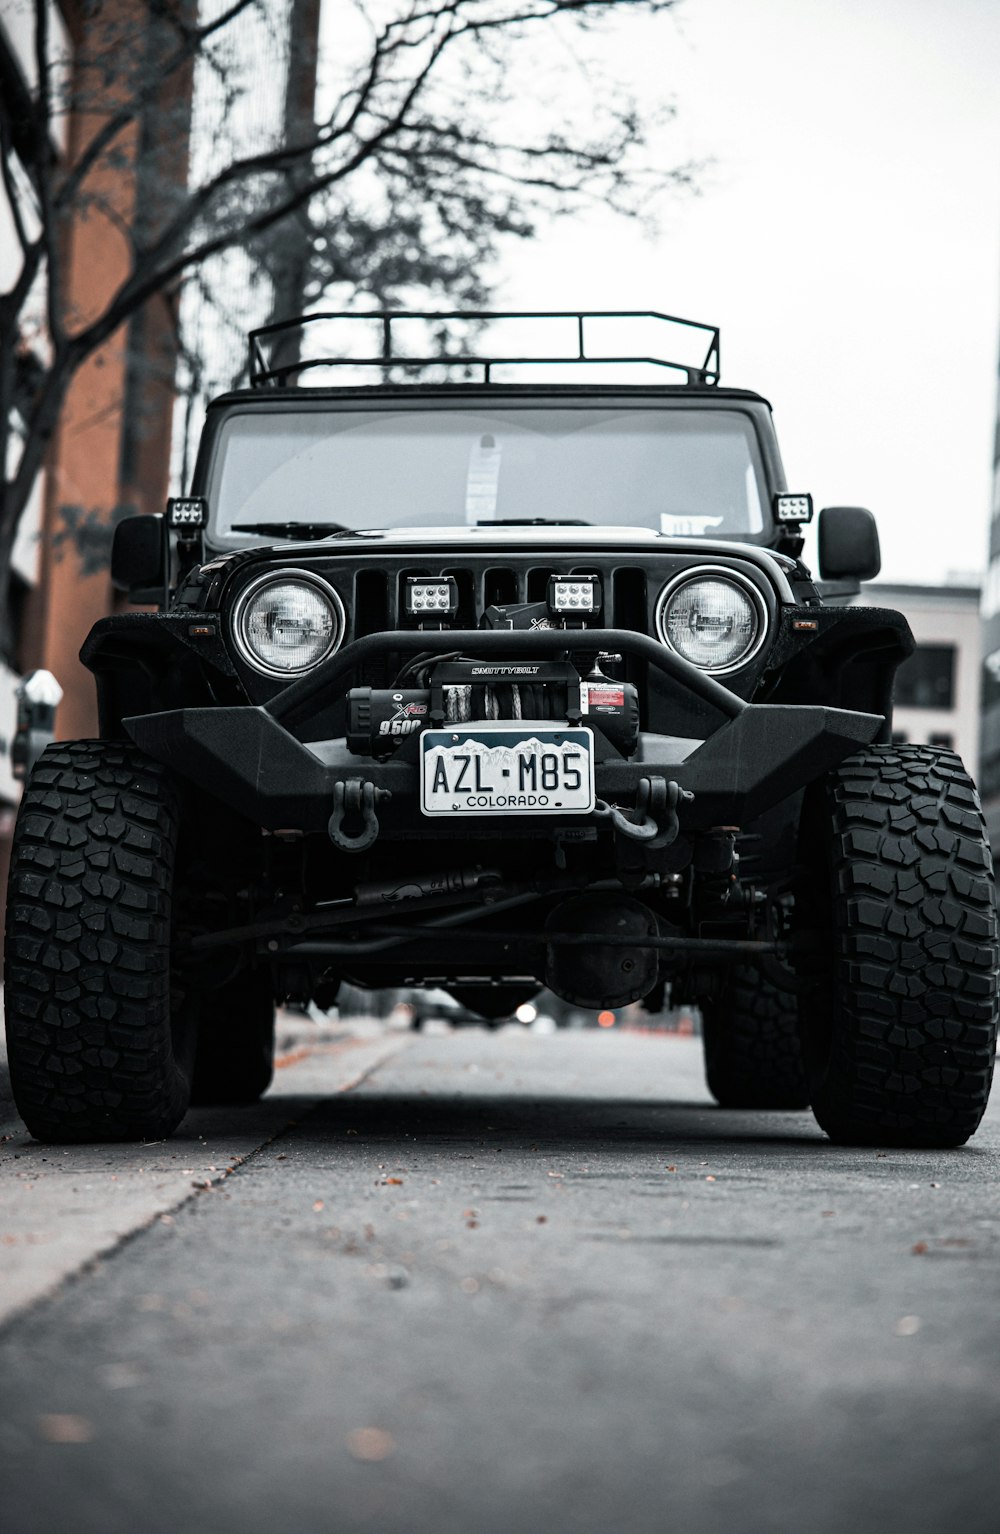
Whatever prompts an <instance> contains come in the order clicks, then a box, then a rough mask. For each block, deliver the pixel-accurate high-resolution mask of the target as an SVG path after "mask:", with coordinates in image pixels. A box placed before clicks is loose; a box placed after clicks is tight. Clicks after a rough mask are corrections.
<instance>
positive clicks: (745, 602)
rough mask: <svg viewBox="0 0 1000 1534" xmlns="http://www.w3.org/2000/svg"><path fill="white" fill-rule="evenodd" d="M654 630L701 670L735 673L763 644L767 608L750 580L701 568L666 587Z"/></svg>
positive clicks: (658, 606) (662, 594)
mask: <svg viewBox="0 0 1000 1534" xmlns="http://www.w3.org/2000/svg"><path fill="white" fill-rule="evenodd" d="M656 628H657V632H658V634H659V636H660V640H661V642H662V643H663V644H665V645H667V646H668V647H669V648H670V649H671V650H675V651H676V652H677V654H678V655H682V656H683V657H684V659H685V660H689V661H691V662H692V664H693V665H695V666H698V667H699V668H700V669H701V670H702V671H711V672H720V671H735V670H736V668H737V666H742V665H744V664H745V663H746V662H747V661H748V660H750V658H751V656H753V655H756V653H757V651H758V650H759V649H760V647H761V645H762V644H763V643H764V635H765V633H766V632H767V609H766V608H765V606H764V602H763V599H762V597H761V595H760V593H759V591H758V590H757V588H756V586H754V585H752V584H751V582H750V581H748V580H745V579H744V578H743V577H742V576H738V575H735V574H734V573H733V572H732V571H730V570H721V569H714V568H709V569H705V568H702V569H699V570H692V571H689V572H686V573H685V574H684V575H681V576H678V577H677V579H676V580H673V581H671V582H670V584H669V586H666V587H665V588H664V590H663V592H662V593H661V595H660V600H659V601H658V603H657V604H656Z"/></svg>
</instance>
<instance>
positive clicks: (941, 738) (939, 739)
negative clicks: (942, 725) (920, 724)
mask: <svg viewBox="0 0 1000 1534" xmlns="http://www.w3.org/2000/svg"><path fill="white" fill-rule="evenodd" d="M927 744H928V745H929V746H944V748H945V750H946V751H954V749H955V737H954V735H950V734H949V733H948V731H947V730H935V731H934V733H933V734H932V735H931V736H930V737H929V738H928V741H927Z"/></svg>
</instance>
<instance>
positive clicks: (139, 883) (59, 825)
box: [5, 740, 195, 1144]
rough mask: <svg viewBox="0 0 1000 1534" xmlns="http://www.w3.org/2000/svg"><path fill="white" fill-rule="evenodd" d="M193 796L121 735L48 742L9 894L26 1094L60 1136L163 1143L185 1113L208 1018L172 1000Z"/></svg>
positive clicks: (12, 979) (22, 1102)
mask: <svg viewBox="0 0 1000 1534" xmlns="http://www.w3.org/2000/svg"><path fill="white" fill-rule="evenodd" d="M179 834H180V806H179V802H178V797H177V793H176V791H175V789H174V786H173V784H172V783H171V780H170V777H169V775H168V773H167V771H166V769H165V768H163V767H161V766H160V765H159V763H157V762H154V761H151V760H150V759H149V758H148V757H146V756H144V755H143V753H142V752H141V751H138V750H137V749H136V748H135V747H134V746H132V745H129V744H124V743H121V742H117V741H100V740H94V741H73V742H68V743H64V744H59V745H55V746H49V747H48V749H47V750H46V751H45V752H44V753H43V755H42V756H41V757H40V758H39V760H38V762H37V764H36V766H35V768H34V771H33V772H32V774H31V778H30V780H29V782H28V784H27V786H26V788H25V792H24V797H23V799H22V802H21V807H20V811H19V813H18V818H17V826H16V829H15V833H14V843H13V849H12V854H11V865H10V881H9V886H8V897H7V937H6V952H5V985H6V993H5V1006H6V1013H7V1040H8V1051H9V1058H10V1073H11V1082H12V1086H13V1092H14V1100H15V1102H16V1104H17V1108H18V1112H19V1113H20V1114H21V1116H22V1118H23V1119H24V1121H25V1123H26V1124H27V1126H28V1129H29V1130H30V1132H31V1133H32V1134H33V1135H34V1136H35V1138H36V1139H39V1140H44V1141H49V1142H51V1143H54V1144H72V1143H78V1142H82V1141H105V1140H162V1139H163V1138H164V1137H165V1136H167V1135H169V1134H171V1133H172V1131H173V1130H174V1129H176V1127H177V1125H178V1124H179V1123H180V1121H181V1119H182V1118H183V1117H184V1114H185V1111H186V1110H187V1105H188V1097H189V1093H190V1076H191V1065H192V1063H193V1058H194V1045H195V1028H194V1025H193V1023H192V1019H191V1017H190V1013H189V1009H187V1008H186V1007H185V1006H184V1005H183V1003H182V1002H181V1001H180V1000H179V997H178V994H177V993H176V992H174V993H173V994H172V987H171V962H170V935H171V907H172V900H173V885H174V869H175V863H176V855H177V843H178V837H179Z"/></svg>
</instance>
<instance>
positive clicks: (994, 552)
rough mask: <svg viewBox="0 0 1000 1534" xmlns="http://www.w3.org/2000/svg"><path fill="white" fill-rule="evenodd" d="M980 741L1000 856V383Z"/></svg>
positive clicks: (986, 803) (989, 818) (983, 783)
mask: <svg viewBox="0 0 1000 1534" xmlns="http://www.w3.org/2000/svg"><path fill="white" fill-rule="evenodd" d="M982 647H983V649H982V653H983V666H982V687H981V707H982V744H981V752H982V755H981V767H980V778H979V788H980V792H981V794H982V797H983V809H984V810H985V812H986V824H987V827H988V829H989V833H990V845H991V846H992V848H993V857H994V860H996V859H997V858H998V857H1000V383H998V387H997V414H996V431H995V433H994V437H993V503H992V511H991V517H990V544H989V566H988V569H987V572H986V586H985V589H984V591H983V632H982Z"/></svg>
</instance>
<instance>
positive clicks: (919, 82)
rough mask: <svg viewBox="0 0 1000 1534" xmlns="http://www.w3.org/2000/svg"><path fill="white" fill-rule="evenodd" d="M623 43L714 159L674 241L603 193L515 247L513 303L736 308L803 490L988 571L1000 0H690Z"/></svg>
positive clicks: (507, 275)
mask: <svg viewBox="0 0 1000 1534" xmlns="http://www.w3.org/2000/svg"><path fill="white" fill-rule="evenodd" d="M609 64H610V65H611V66H613V68H614V70H615V72H616V73H618V74H619V76H621V77H622V78H628V79H629V80H631V81H632V83H633V84H634V85H635V86H636V88H637V90H638V91H639V92H640V94H641V95H642V96H644V97H645V99H646V100H647V101H655V100H656V99H657V98H658V97H662V96H663V95H664V94H666V95H672V96H673V97H674V98H675V99H676V103H677V107H678V116H677V119H676V121H675V123H674V124H673V126H671V127H669V128H667V129H665V130H664V131H663V133H662V134H661V135H660V137H659V138H658V140H657V145H658V151H659V152H660V153H662V154H663V155H664V156H665V157H666V159H667V160H668V161H670V162H671V163H675V162H678V161H681V160H684V159H687V158H688V157H694V158H699V159H701V158H712V159H714V164H713V165H712V166H711V167H710V168H709V169H708V170H707V171H706V172H704V173H703V175H702V177H701V188H702V190H701V194H700V196H698V197H696V198H688V197H679V198H677V199H675V200H674V201H673V202H671V203H670V204H669V205H668V207H667V210H666V217H665V218H664V220H663V227H662V232H661V233H660V235H659V236H658V238H657V239H656V241H655V242H654V243H650V242H649V241H648V240H647V239H645V238H644V236H643V235H642V233H641V232H640V231H639V230H637V229H636V228H634V227H632V226H630V225H629V224H627V223H623V222H621V221H619V220H617V219H614V218H612V217H605V216H603V215H601V214H600V213H598V212H595V213H594V214H593V215H591V216H590V217H588V218H587V219H586V220H584V221H580V220H575V221H574V222H573V223H572V224H569V223H567V222H563V223H556V224H555V225H554V226H553V227H551V228H547V229H545V230H544V232H543V238H541V239H539V240H537V241H535V242H532V243H531V244H526V245H516V246H512V247H508V249H507V250H506V252H505V255H504V259H503V264H502V271H501V276H502V287H501V290H500V292H499V294H498V300H502V302H503V303H504V304H508V305H510V306H512V307H517V306H520V305H525V306H526V307H530V308H543V307H545V306H546V305H549V306H552V307H557V306H558V307H563V306H568V307H573V306H576V305H580V306H583V307H589V308H621V307H628V308H652V309H661V310H663V309H665V310H668V311H670V312H672V313H675V314H683V315H689V316H690V317H692V318H694V319H700V320H708V321H710V322H711V323H713V324H718V325H720V326H721V327H722V362H723V381H724V382H725V383H729V384H733V385H740V386H744V387H748V388H753V389H756V390H758V391H759V392H760V393H762V394H764V395H765V396H767V397H768V398H769V399H770V400H771V403H772V404H773V406H774V410H775V417H776V421H777V425H778V430H779V434H780V437H781V441H782V446H783V452H784V458H785V466H786V470H787V473H788V478H789V483H790V486H791V488H793V489H795V490H811V491H812V492H813V494H814V496H815V497H816V501H817V505H830V504H838V503H839V504H854V505H867V506H870V507H871V509H872V510H873V511H874V512H875V513H876V515H877V517H878V521H879V527H880V531H881V534H882V549H883V576H884V577H887V578H889V579H895V580H917V581H925V582H935V581H940V580H942V579H943V578H944V577H945V574H946V572H947V571H949V570H953V571H976V572H978V571H981V569H982V567H983V564H984V560H985V547H986V527H987V519H988V513H989V505H990V497H991V463H992V433H993V421H994V412H995V408H996V392H997V354H998V344H1000V319H998V310H1000V0H684V3H683V5H682V7H681V8H680V10H679V11H678V12H677V19H676V20H674V19H672V18H671V17H669V16H668V17H665V18H660V19H659V20H658V21H656V22H646V21H641V20H638V19H637V18H635V17H634V16H633V17H627V18H625V19H623V21H622V22H621V23H620V24H619V26H618V30H617V34H616V37H615V40H614V42H613V45H612V48H611V51H610V53H609Z"/></svg>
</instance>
